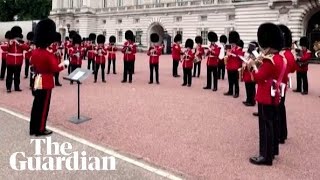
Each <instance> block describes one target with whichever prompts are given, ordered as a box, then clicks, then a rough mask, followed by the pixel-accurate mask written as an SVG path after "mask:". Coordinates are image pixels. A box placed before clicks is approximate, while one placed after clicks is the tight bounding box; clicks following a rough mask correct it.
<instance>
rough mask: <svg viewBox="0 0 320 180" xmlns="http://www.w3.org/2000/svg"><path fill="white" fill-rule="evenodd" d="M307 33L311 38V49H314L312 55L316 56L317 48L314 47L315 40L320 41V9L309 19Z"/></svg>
mask: <svg viewBox="0 0 320 180" xmlns="http://www.w3.org/2000/svg"><path fill="white" fill-rule="evenodd" d="M306 32H307V33H306V35H307V37H308V39H309V49H310V50H311V51H312V55H313V56H312V57H313V58H316V57H315V53H314V52H315V50H314V49H313V45H314V42H315V41H320V11H318V12H317V13H315V14H314V15H313V16H311V18H310V20H309V21H308V26H307V31H306Z"/></svg>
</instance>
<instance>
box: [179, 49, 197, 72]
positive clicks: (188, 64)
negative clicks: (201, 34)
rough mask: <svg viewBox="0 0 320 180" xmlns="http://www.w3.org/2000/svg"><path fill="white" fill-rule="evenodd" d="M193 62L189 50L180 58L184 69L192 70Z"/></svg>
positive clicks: (192, 54)
mask: <svg viewBox="0 0 320 180" xmlns="http://www.w3.org/2000/svg"><path fill="white" fill-rule="evenodd" d="M193 60H194V53H193V52H192V50H191V49H188V50H187V51H186V52H185V53H184V55H183V58H182V61H183V62H182V67H183V68H186V69H192V68H193Z"/></svg>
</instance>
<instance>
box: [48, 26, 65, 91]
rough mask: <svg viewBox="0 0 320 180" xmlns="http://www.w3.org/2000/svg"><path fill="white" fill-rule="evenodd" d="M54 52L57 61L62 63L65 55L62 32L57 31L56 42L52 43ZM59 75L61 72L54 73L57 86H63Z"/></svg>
mask: <svg viewBox="0 0 320 180" xmlns="http://www.w3.org/2000/svg"><path fill="white" fill-rule="evenodd" d="M50 48H51V50H52V53H53V54H54V56H55V57H56V60H57V63H58V64H60V63H61V60H62V57H63V52H62V50H63V47H62V45H61V34H60V33H58V32H57V33H56V37H55V41H54V43H52V44H51V46H50ZM59 75H60V72H56V73H55V74H54V82H55V86H62V84H60V82H59Z"/></svg>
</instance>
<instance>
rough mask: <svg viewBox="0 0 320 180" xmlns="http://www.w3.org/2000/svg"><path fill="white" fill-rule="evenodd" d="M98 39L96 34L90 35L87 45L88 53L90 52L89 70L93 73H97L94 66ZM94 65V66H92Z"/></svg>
mask: <svg viewBox="0 0 320 180" xmlns="http://www.w3.org/2000/svg"><path fill="white" fill-rule="evenodd" d="M96 38H97V35H96V34H94V33H91V34H89V42H88V44H87V51H88V53H87V54H88V55H87V56H88V69H89V70H90V69H92V71H93V72H94V71H95V65H94V58H95V56H96V54H95V49H96V44H95V43H96ZM91 64H92V66H91Z"/></svg>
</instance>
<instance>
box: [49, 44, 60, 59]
mask: <svg viewBox="0 0 320 180" xmlns="http://www.w3.org/2000/svg"><path fill="white" fill-rule="evenodd" d="M50 48H51V49H52V53H53V54H54V56H55V57H56V60H57V62H58V63H60V62H61V58H62V57H63V54H62V51H61V49H62V47H61V46H59V44H58V43H52V44H51V46H50Z"/></svg>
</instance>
